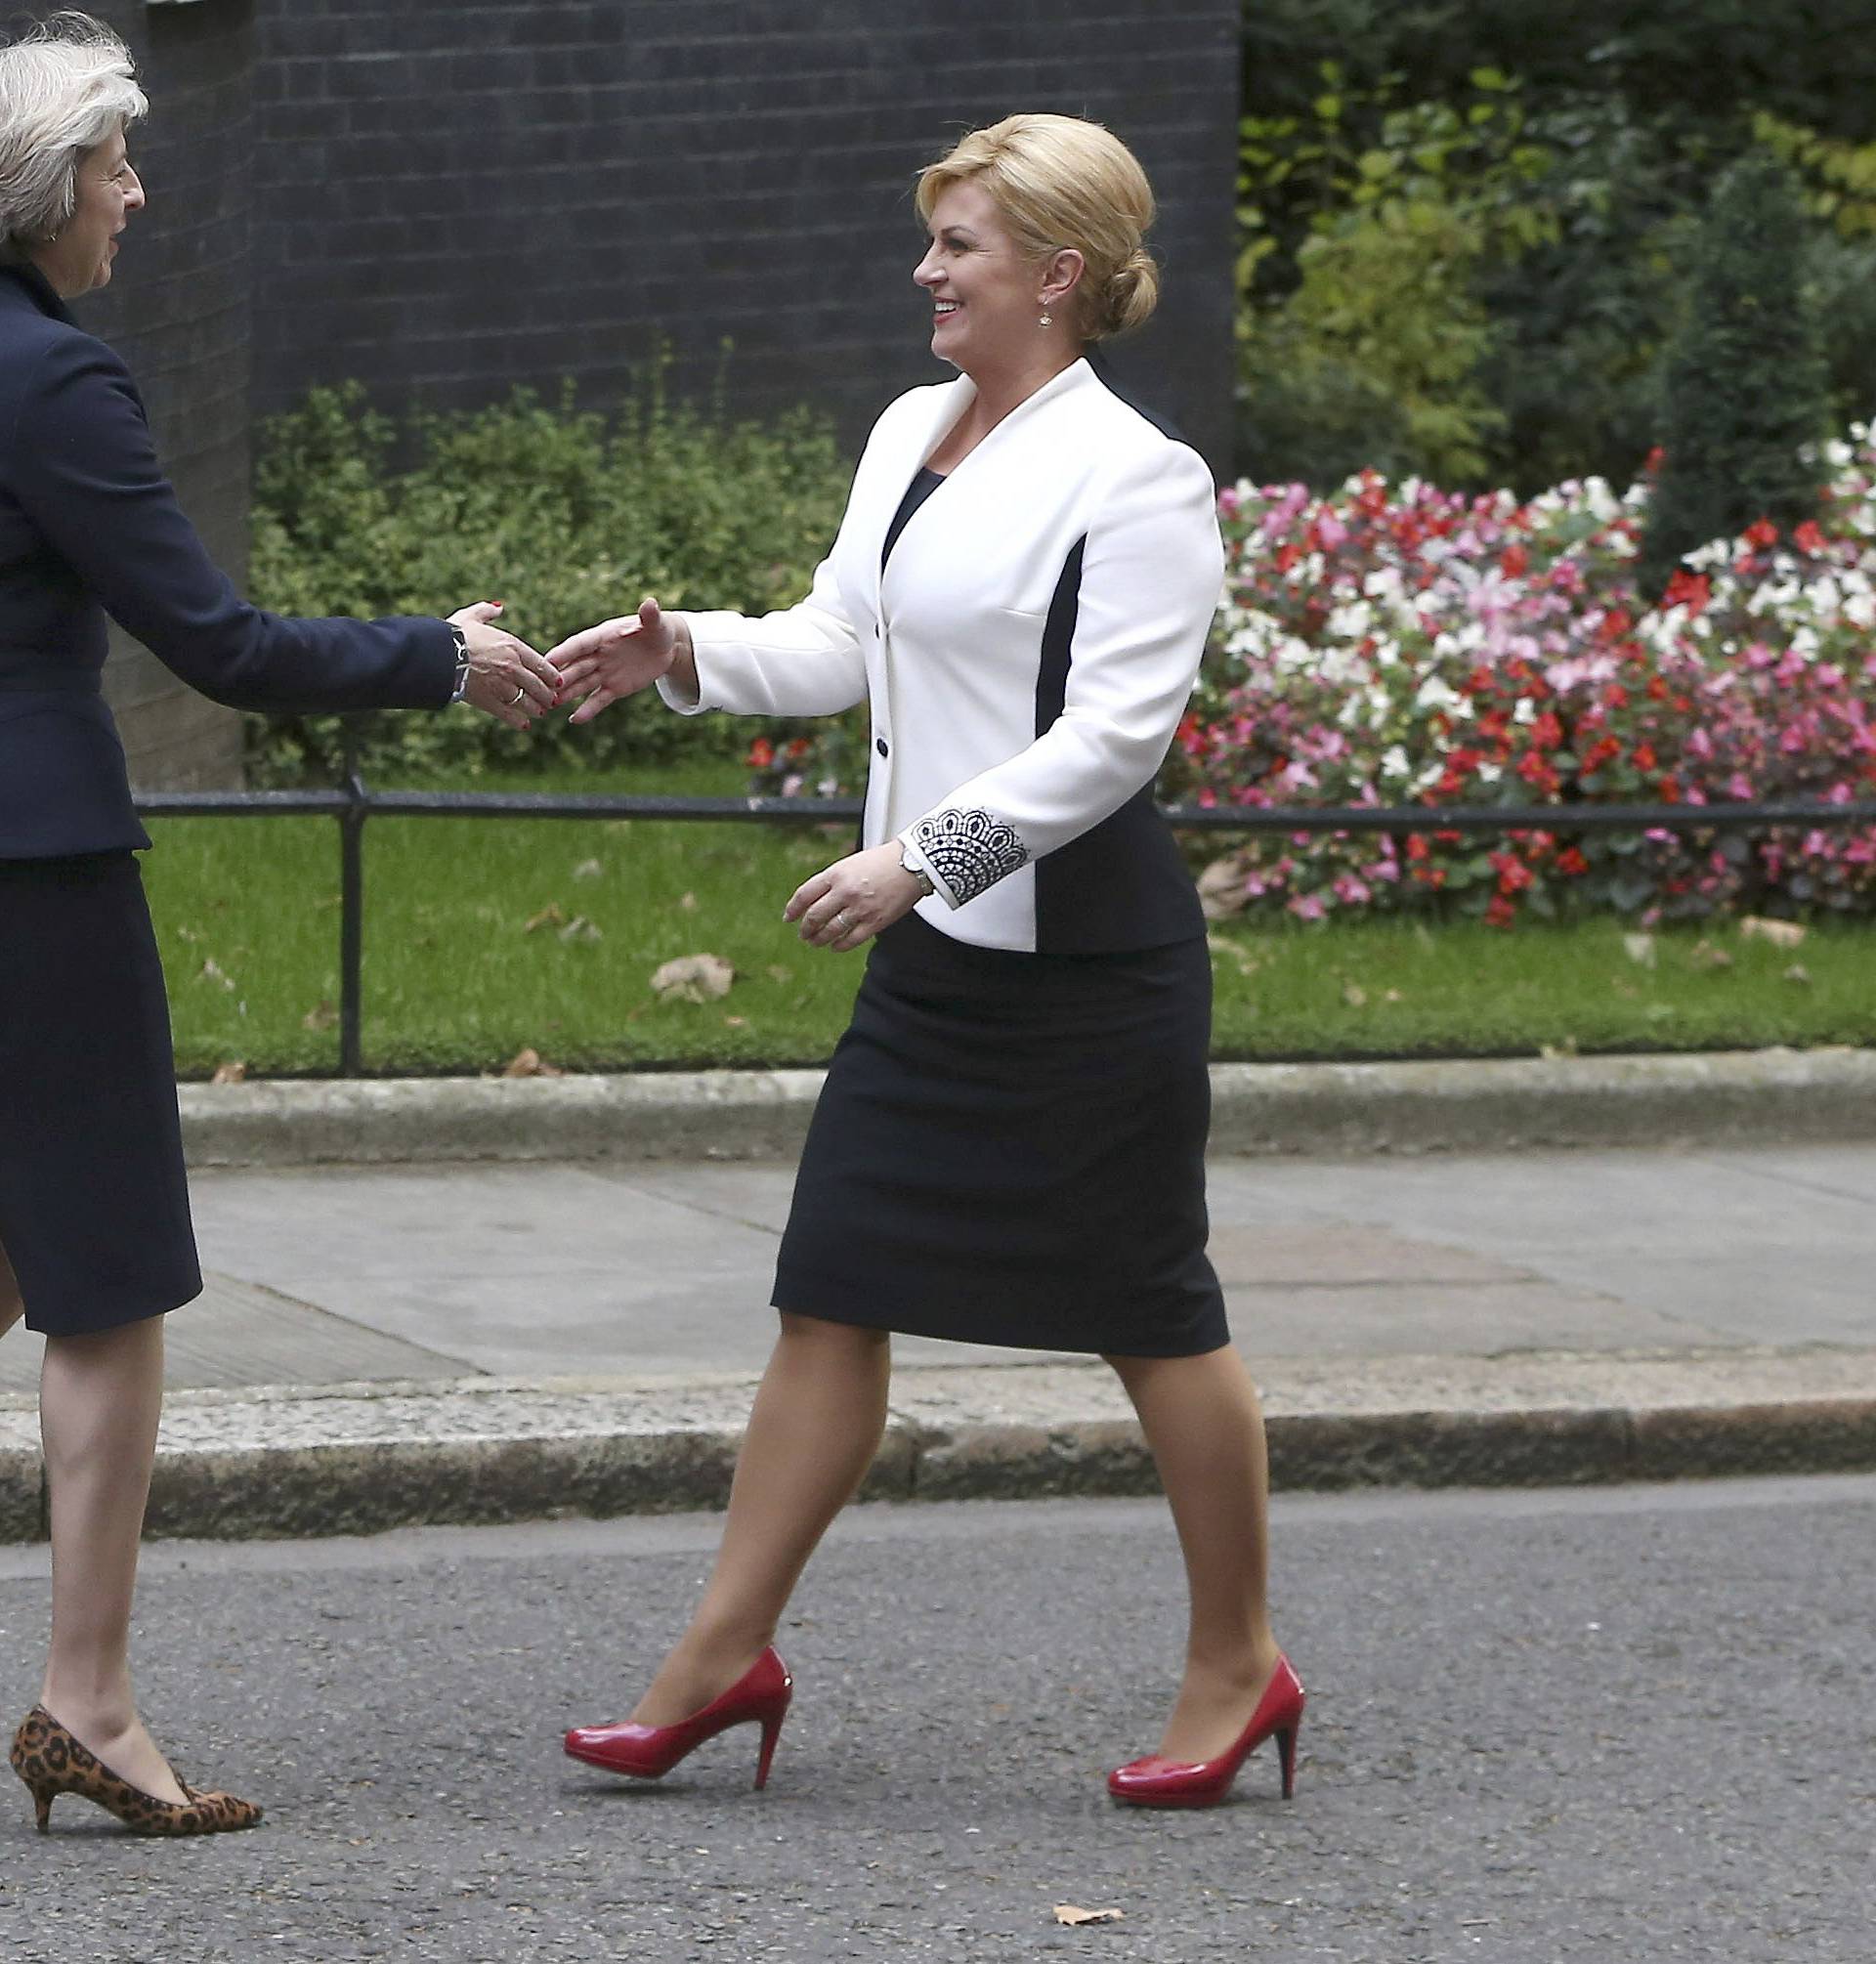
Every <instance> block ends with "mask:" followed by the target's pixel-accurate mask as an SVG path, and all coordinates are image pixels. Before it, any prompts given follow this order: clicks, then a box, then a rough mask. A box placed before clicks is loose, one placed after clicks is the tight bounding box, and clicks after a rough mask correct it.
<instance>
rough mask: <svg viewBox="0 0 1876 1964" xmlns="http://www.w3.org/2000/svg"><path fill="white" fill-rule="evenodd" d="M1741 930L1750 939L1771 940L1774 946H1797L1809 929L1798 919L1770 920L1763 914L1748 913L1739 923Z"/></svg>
mask: <svg viewBox="0 0 1876 1964" xmlns="http://www.w3.org/2000/svg"><path fill="white" fill-rule="evenodd" d="M1739 932H1740V933H1741V934H1742V935H1743V936H1744V937H1745V938H1746V939H1747V940H1748V941H1769V942H1770V943H1771V945H1772V946H1773V947H1774V948H1796V947H1797V946H1798V944H1799V943H1800V942H1801V941H1802V940H1803V939H1804V938H1805V935H1806V933H1807V932H1808V930H1807V929H1806V928H1805V927H1803V926H1802V925H1801V924H1800V923H1799V922H1798V921H1796V920H1768V919H1767V918H1765V916H1764V915H1762V914H1748V915H1747V916H1746V917H1745V918H1744V919H1743V920H1741V921H1740V923H1739Z"/></svg>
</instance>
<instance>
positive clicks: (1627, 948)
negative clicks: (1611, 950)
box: [1622, 934, 1654, 968]
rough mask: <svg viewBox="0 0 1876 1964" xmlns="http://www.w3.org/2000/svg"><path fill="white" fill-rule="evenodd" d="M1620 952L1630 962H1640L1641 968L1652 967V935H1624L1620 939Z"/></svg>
mask: <svg viewBox="0 0 1876 1964" xmlns="http://www.w3.org/2000/svg"><path fill="white" fill-rule="evenodd" d="M1622 952H1623V954H1625V955H1626V956H1627V957H1628V958H1629V960H1630V961H1636V962H1640V963H1641V965H1642V967H1643V968H1652V967H1653V966H1654V936H1653V935H1652V934H1625V935H1623V937H1622Z"/></svg>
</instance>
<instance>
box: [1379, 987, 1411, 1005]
mask: <svg viewBox="0 0 1876 1964" xmlns="http://www.w3.org/2000/svg"><path fill="white" fill-rule="evenodd" d="M1381 1000H1382V1001H1383V1002H1384V1003H1404V1002H1406V1000H1407V999H1406V997H1405V996H1403V995H1402V994H1401V993H1400V991H1399V990H1398V989H1389V990H1388V991H1387V993H1386V995H1385V996H1384V997H1383V998H1382V999H1381Z"/></svg>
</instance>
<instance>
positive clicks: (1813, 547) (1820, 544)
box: [1791, 518, 1824, 552]
mask: <svg viewBox="0 0 1876 1964" xmlns="http://www.w3.org/2000/svg"><path fill="white" fill-rule="evenodd" d="M1791 539H1792V543H1793V544H1794V545H1795V546H1797V548H1798V550H1799V551H1800V552H1822V551H1823V550H1824V535H1823V534H1822V533H1821V532H1819V531H1818V529H1817V521H1816V520H1815V519H1814V518H1808V519H1806V520H1805V522H1804V523H1803V524H1802V525H1801V526H1799V527H1798V529H1797V530H1796V531H1795V532H1794V533H1793V534H1791Z"/></svg>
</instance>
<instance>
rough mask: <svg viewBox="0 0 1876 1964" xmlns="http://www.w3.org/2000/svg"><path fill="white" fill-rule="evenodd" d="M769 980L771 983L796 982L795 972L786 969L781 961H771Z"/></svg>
mask: <svg viewBox="0 0 1876 1964" xmlns="http://www.w3.org/2000/svg"><path fill="white" fill-rule="evenodd" d="M769 980H770V981H771V982H792V981H793V980H794V970H793V969H792V968H784V967H783V965H782V964H781V962H779V961H771V962H770V963H769Z"/></svg>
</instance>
